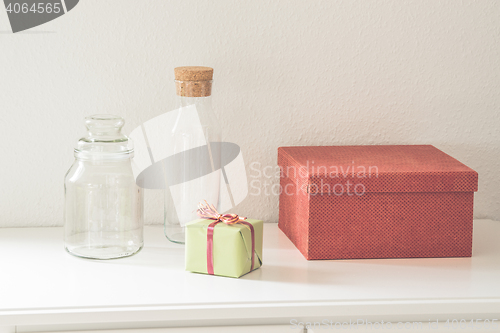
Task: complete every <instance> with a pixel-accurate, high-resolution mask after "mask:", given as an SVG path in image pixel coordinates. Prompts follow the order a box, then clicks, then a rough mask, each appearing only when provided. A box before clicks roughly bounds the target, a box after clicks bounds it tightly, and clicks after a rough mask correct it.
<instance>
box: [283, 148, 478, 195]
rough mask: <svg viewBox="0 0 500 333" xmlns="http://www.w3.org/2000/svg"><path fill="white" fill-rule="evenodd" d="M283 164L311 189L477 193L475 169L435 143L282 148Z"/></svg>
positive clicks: (287, 174) (285, 173)
mask: <svg viewBox="0 0 500 333" xmlns="http://www.w3.org/2000/svg"><path fill="white" fill-rule="evenodd" d="M278 164H279V165H280V167H281V172H282V174H281V175H282V177H290V178H292V179H295V181H296V184H297V186H299V188H301V189H302V190H304V191H306V192H309V193H337V192H339V191H340V186H342V188H343V189H344V191H345V190H346V187H350V188H351V191H355V190H357V191H361V190H363V193H365V192H472V191H474V192H475V191H477V185H478V174H477V172H476V171H474V170H472V169H471V168H469V167H467V166H466V165H464V164H462V163H460V162H459V161H457V160H456V159H454V158H453V157H451V156H449V155H448V154H445V153H444V152H442V151H440V150H439V149H437V148H435V147H434V146H431V145H401V146H394V145H390V146H303V147H280V148H278ZM349 184H350V185H349Z"/></svg>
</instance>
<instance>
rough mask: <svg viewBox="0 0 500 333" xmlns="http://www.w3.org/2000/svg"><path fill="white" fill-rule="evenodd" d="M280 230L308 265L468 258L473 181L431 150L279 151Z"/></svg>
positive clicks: (471, 175) (464, 170)
mask: <svg viewBox="0 0 500 333" xmlns="http://www.w3.org/2000/svg"><path fill="white" fill-rule="evenodd" d="M278 165H279V166H280V168H281V180H280V181H281V194H280V203H279V228H280V229H281V230H282V231H283V232H284V233H285V234H286V235H287V236H288V238H290V240H291V241H292V242H293V243H294V244H295V246H296V247H297V248H298V249H299V250H300V252H301V253H302V254H303V255H304V257H306V259H308V260H310V259H361V258H428V257H470V256H471V255H472V219H473V201H474V192H475V191H477V183H478V174H477V172H475V171H474V170H472V169H471V168H469V167H467V166H466V165H464V164H462V163H460V162H459V161H457V160H456V159H454V158H453V157H451V156H449V155H447V154H445V153H443V152H442V151H440V150H439V149H437V148H435V147H433V146H430V145H418V146H328V147H280V148H278Z"/></svg>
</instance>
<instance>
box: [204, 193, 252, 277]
mask: <svg viewBox="0 0 500 333" xmlns="http://www.w3.org/2000/svg"><path fill="white" fill-rule="evenodd" d="M196 213H197V214H198V216H199V217H201V218H203V219H207V220H214V222H212V223H210V224H209V225H208V228H207V272H208V274H210V275H214V255H213V249H214V229H215V226H216V225H217V224H219V223H221V222H222V223H225V224H227V225H233V224H236V223H241V224H244V225H246V226H247V227H248V228H249V229H250V232H251V235H252V266H251V268H250V271H253V267H254V262H255V260H254V253H255V231H254V228H253V225H252V224H251V223H249V222H247V221H245V220H246V219H247V218H246V217H242V216H238V215H236V214H219V212H218V211H217V209H216V208H215V207H214V205H210V204H209V203H208V202H207V201H205V203H203V202H200V203H199V204H198V210H197V211H196Z"/></svg>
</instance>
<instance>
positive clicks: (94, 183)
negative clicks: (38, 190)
mask: <svg viewBox="0 0 500 333" xmlns="http://www.w3.org/2000/svg"><path fill="white" fill-rule="evenodd" d="M124 124H125V121H124V120H123V118H121V117H118V116H113V115H94V116H90V117H87V118H85V125H86V126H87V129H88V136H86V137H84V138H81V139H80V140H79V141H78V144H77V146H76V148H75V162H74V164H73V165H72V166H71V168H70V169H69V171H68V173H67V174H66V178H65V182H64V187H65V211H64V243H65V248H66V250H67V251H68V252H69V253H71V254H73V255H75V256H77V257H83V258H90V259H114V258H121V257H127V256H130V255H133V254H135V253H137V252H139V251H140V250H141V248H142V246H143V244H144V242H143V223H144V217H143V216H144V211H143V200H144V199H143V190H142V189H141V188H139V187H138V186H137V185H136V182H135V179H134V176H133V174H132V166H131V158H132V157H133V144H132V141H131V140H130V139H129V138H128V137H127V136H125V135H123V134H122V133H121V129H122V127H123V125H124Z"/></svg>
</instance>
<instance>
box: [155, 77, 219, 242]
mask: <svg viewBox="0 0 500 333" xmlns="http://www.w3.org/2000/svg"><path fill="white" fill-rule="evenodd" d="M212 77H213V69H212V68H210V67H178V68H176V69H175V79H176V80H175V86H176V95H177V97H176V98H177V100H176V102H177V107H178V108H179V116H178V119H177V121H178V123H179V124H180V123H190V126H187V127H186V126H178V127H177V126H174V130H173V131H172V136H173V138H174V139H173V147H172V148H173V152H174V157H173V158H172V159H169V160H167V161H166V166H165V167H166V173H165V174H166V182H167V185H168V186H167V189H166V190H165V205H164V207H165V212H164V217H165V221H164V222H165V224H164V225H165V228H164V229H165V236H166V237H167V238H168V239H169V240H170V241H172V242H175V243H181V244H183V243H184V238H185V233H184V226H185V225H186V223H188V222H190V221H192V220H195V219H197V218H198V216H197V214H196V208H197V203H199V202H200V201H203V200H206V201H207V202H209V203H210V204H213V205H215V206H216V207H217V204H218V201H219V189H220V182H221V177H222V174H221V169H220V165H221V161H220V160H221V149H220V142H221V130H220V127H219V123H218V121H217V118H216V117H215V114H214V113H213V111H212V96H211V95H212ZM193 112H194V114H195V116H193ZM181 118H184V119H181ZM187 119H189V121H188V120H187Z"/></svg>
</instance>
